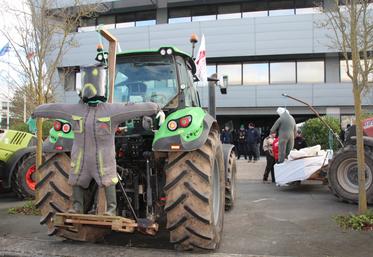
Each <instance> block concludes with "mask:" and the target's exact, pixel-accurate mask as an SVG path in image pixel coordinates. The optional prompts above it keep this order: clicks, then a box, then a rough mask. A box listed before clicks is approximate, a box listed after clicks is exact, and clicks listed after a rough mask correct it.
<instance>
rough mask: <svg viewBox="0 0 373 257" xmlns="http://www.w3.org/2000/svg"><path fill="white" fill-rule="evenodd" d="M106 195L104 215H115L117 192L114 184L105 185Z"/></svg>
mask: <svg viewBox="0 0 373 257" xmlns="http://www.w3.org/2000/svg"><path fill="white" fill-rule="evenodd" d="M105 196H106V212H105V213H104V215H107V216H116V215H117V192H116V190H115V185H111V186H108V187H105Z"/></svg>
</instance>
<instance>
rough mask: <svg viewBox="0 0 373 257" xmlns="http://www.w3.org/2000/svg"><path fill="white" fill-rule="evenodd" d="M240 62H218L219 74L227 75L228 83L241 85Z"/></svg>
mask: <svg viewBox="0 0 373 257" xmlns="http://www.w3.org/2000/svg"><path fill="white" fill-rule="evenodd" d="M241 67H242V65H241V64H218V68H217V73H218V74H219V76H225V75H228V80H229V84H230V85H242V71H241Z"/></svg>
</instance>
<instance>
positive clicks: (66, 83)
mask: <svg viewBox="0 0 373 257" xmlns="http://www.w3.org/2000/svg"><path fill="white" fill-rule="evenodd" d="M58 73H59V76H60V79H61V81H62V83H63V87H64V90H65V91H75V90H77V89H80V88H78V87H77V80H78V75H77V74H78V73H79V67H63V68H59V69H58ZM79 74H80V73H79ZM79 84H80V76H79Z"/></svg>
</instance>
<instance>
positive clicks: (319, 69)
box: [297, 61, 325, 83]
mask: <svg viewBox="0 0 373 257" xmlns="http://www.w3.org/2000/svg"><path fill="white" fill-rule="evenodd" d="M324 74H325V72H324V62H323V61H303V62H297V79H298V83H323V82H324V80H325V79H324Z"/></svg>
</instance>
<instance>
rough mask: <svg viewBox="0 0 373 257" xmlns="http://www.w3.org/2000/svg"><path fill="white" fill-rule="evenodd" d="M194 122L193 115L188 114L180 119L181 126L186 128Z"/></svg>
mask: <svg viewBox="0 0 373 257" xmlns="http://www.w3.org/2000/svg"><path fill="white" fill-rule="evenodd" d="M190 123H192V116H190V115H188V116H185V117H182V118H180V119H179V124H180V127H182V128H186V127H188V126H189V125H190Z"/></svg>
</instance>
